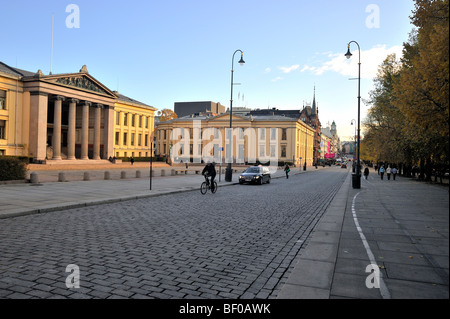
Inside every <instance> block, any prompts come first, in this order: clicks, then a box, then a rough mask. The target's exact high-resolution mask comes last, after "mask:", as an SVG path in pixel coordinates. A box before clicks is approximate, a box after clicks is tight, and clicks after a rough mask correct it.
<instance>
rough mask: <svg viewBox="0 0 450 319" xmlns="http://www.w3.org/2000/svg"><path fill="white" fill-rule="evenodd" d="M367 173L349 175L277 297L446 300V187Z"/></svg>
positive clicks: (447, 197) (447, 295) (447, 242)
mask: <svg viewBox="0 0 450 319" xmlns="http://www.w3.org/2000/svg"><path fill="white" fill-rule="evenodd" d="M370 174H371V175H370V176H369V179H368V180H364V179H363V180H362V181H361V189H353V188H352V185H351V184H352V183H351V180H352V177H351V174H349V176H348V178H347V180H346V182H345V183H344V185H343V186H342V188H341V190H340V191H339V192H338V194H337V195H336V197H335V198H334V200H333V202H332V203H331V204H330V206H329V208H328V209H327V211H326V213H325V214H324V216H323V218H322V220H321V221H320V222H319V224H318V225H317V227H316V228H315V230H314V233H313V235H312V237H311V239H310V241H309V243H308V245H306V248H305V249H303V250H301V251H300V254H299V257H298V263H297V265H296V266H295V267H294V269H293V271H292V273H291V275H290V277H289V279H288V280H287V282H286V283H285V285H284V286H283V288H282V289H281V292H280V294H279V295H278V298H279V299H307V298H310V299H330V298H332V299H334V298H358V299H380V298H383V299H448V298H449V212H448V210H449V193H448V187H442V186H436V185H430V184H425V183H423V182H416V181H413V180H411V179H407V178H402V177H397V180H395V181H394V180H392V178H391V180H387V178H386V176H385V177H384V180H383V181H382V180H381V179H380V177H379V176H378V175H377V174H376V173H374V172H373V170H371V172H370ZM357 226H358V227H357ZM371 264H373V265H374V266H370V265H371ZM374 269H376V271H379V272H380V274H381V277H379V278H380V279H379V281H376V280H375V279H374V278H375V272H373V270H374ZM366 270H367V271H366ZM366 281H367V282H368V286H369V287H372V288H368V287H367V286H366ZM377 282H379V285H376V287H373V286H374V285H375V284H376V283H377ZM377 287H379V288H377Z"/></svg>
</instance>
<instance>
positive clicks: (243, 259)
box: [0, 169, 348, 299]
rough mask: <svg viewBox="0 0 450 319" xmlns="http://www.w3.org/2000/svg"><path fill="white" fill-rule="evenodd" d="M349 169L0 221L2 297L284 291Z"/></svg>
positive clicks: (200, 295)
mask: <svg viewBox="0 0 450 319" xmlns="http://www.w3.org/2000/svg"><path fill="white" fill-rule="evenodd" d="M347 174H348V171H347V170H342V171H341V170H336V169H333V170H323V171H316V172H314V173H312V172H311V173H306V174H299V175H294V176H291V177H290V178H289V179H285V178H279V179H273V180H272V182H271V183H270V184H265V185H262V186H259V185H258V186H255V185H234V186H230V187H221V188H219V190H218V191H217V193H216V194H214V195H213V194H211V193H207V194H206V195H205V196H203V195H201V194H200V191H191V192H184V193H178V194H171V195H164V196H158V197H152V198H147V199H139V200H130V201H125V202H119V203H113V204H105V205H99V206H91V207H83V208H77V209H71V210H64V211H58V212H51V213H45V214H39V215H29V216H22V217H16V218H7V219H3V220H0V298H7V299H9V298H14V299H18V298H88V299H91V298H102V299H103V298H162V299H170V298H207V299H213V298H219V299H220V298H233V299H235V298H236V299H237V298H244V299H247V298H251V299H253V298H261V299H271V298H276V296H277V294H278V292H279V289H280V288H281V286H282V284H283V283H284V281H285V280H286V279H287V277H288V275H289V271H290V270H291V269H292V267H293V266H294V265H295V263H294V261H295V260H296V256H297V255H298V253H299V251H300V250H301V249H302V248H304V247H305V245H306V243H307V240H308V236H309V235H310V234H311V231H312V230H313V228H314V226H315V225H316V224H317V222H318V221H319V219H320V218H321V216H322V215H323V213H324V212H325V210H326V208H327V206H328V205H329V203H330V201H331V200H332V199H333V197H334V195H335V194H336V192H337V191H338V190H339V188H340V186H341V185H342V184H343V182H344V180H345V178H346V177H347ZM199 184H200V182H199ZM68 265H77V266H78V267H79V275H80V288H78V289H76V288H71V289H69V288H67V287H66V278H67V277H68V276H69V275H70V272H66V267H67V266H68Z"/></svg>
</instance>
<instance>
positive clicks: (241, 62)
mask: <svg viewBox="0 0 450 319" xmlns="http://www.w3.org/2000/svg"><path fill="white" fill-rule="evenodd" d="M238 63H239V65H241V66H243V65H244V64H245V61H244V52H241V59H240V60H239V62H238Z"/></svg>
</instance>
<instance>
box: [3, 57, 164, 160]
mask: <svg viewBox="0 0 450 319" xmlns="http://www.w3.org/2000/svg"><path fill="white" fill-rule="evenodd" d="M155 110H156V109H155V108H153V107H151V106H148V105H145V104H143V103H140V102H137V101H135V100H133V99H130V98H127V97H126V96H123V95H121V94H118V93H117V92H113V91H111V90H109V89H108V88H107V87H106V86H105V85H103V84H102V83H101V82H99V81H98V80H96V79H95V78H94V77H93V76H92V75H90V74H89V72H88V70H87V68H86V66H83V67H82V68H81V70H80V71H79V72H77V73H66V74H50V75H44V74H43V73H42V72H41V71H40V70H39V71H38V72H36V73H33V72H29V71H24V70H20V69H17V68H12V67H10V66H8V65H6V64H4V63H2V62H0V155H10V156H29V157H31V158H32V159H33V160H34V161H35V162H38V163H60V164H64V163H68V162H71V163H86V161H90V162H91V163H92V161H99V160H107V159H109V158H110V157H113V156H116V157H117V155H119V156H136V157H138V156H149V155H150V151H147V153H145V152H146V145H147V146H148V145H149V143H150V138H151V135H152V132H153V129H154V127H153V122H154V111H155ZM119 114H120V115H119ZM125 114H126V115H127V117H128V116H130V117H131V118H132V119H130V123H129V124H128V125H124V122H123V121H120V116H121V115H123V116H125ZM117 115H119V116H117ZM116 117H117V119H116ZM133 119H134V121H135V123H134V124H133ZM116 123H117V124H116ZM125 133H127V139H126V140H125V141H124V140H123V139H121V134H122V138H123V135H124V134H125ZM128 134H129V135H128ZM117 135H118V136H119V138H118V139H117V143H115V142H116V140H115V139H116V136H117ZM128 136H129V137H128ZM131 137H133V141H132V140H131ZM133 152H134V154H133Z"/></svg>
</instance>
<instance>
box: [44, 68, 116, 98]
mask: <svg viewBox="0 0 450 319" xmlns="http://www.w3.org/2000/svg"><path fill="white" fill-rule="evenodd" d="M40 80H41V81H42V80H43V81H46V82H48V83H54V84H58V85H63V86H67V87H73V88H76V89H81V90H84V91H89V92H94V93H98V94H102V95H106V96H110V97H113V98H115V97H116V96H115V95H114V93H113V92H112V91H110V90H109V89H108V88H107V87H106V86H104V85H103V84H101V83H100V82H99V81H97V80H96V79H95V78H93V77H92V76H90V75H89V74H86V73H73V74H59V75H54V76H48V77H45V78H40Z"/></svg>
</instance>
